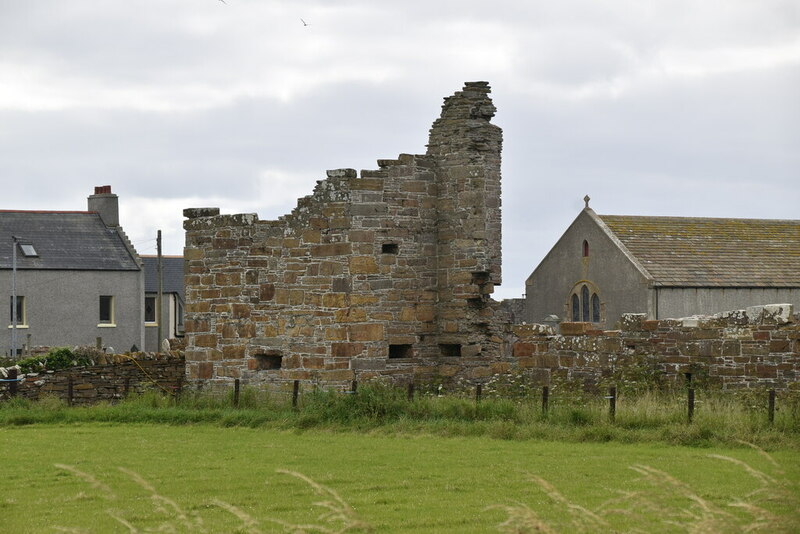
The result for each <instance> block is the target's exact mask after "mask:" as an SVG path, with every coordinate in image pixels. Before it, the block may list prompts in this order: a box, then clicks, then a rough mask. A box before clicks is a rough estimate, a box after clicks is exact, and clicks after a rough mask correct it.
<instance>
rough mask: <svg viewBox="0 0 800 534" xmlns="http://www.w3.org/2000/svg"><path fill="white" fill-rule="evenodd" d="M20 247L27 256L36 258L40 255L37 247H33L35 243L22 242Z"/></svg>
mask: <svg viewBox="0 0 800 534" xmlns="http://www.w3.org/2000/svg"><path fill="white" fill-rule="evenodd" d="M19 249H20V250H21V251H22V255H23V256H25V257H26V258H35V257H36V256H38V255H39V253H38V252H36V249H35V248H33V245H31V244H30V243H20V244H19Z"/></svg>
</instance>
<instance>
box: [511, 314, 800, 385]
mask: <svg viewBox="0 0 800 534" xmlns="http://www.w3.org/2000/svg"><path fill="white" fill-rule="evenodd" d="M592 328H593V326H592V324H591V323H561V325H560V332H559V334H558V335H556V334H555V333H554V332H553V329H552V328H551V327H545V326H542V325H515V326H513V327H512V330H513V334H514V343H513V348H512V353H513V360H514V365H513V368H516V369H520V370H523V371H525V370H530V371H532V372H534V374H535V375H536V376H537V377H538V378H539V380H541V381H542V383H549V382H550V381H551V380H555V379H565V380H574V381H579V382H584V383H585V384H586V385H589V386H591V385H593V384H595V385H596V384H598V383H600V382H601V381H603V380H606V381H608V382H619V381H622V380H626V379H627V380H638V381H655V382H660V383H662V384H665V385H668V384H669V383H679V384H682V383H683V382H684V380H686V374H687V373H689V374H691V375H692V377H693V380H695V381H699V382H701V384H703V385H710V386H717V387H722V388H723V389H732V388H747V387H770V388H776V389H785V388H787V387H789V386H791V385H792V384H796V383H798V381H800V314H794V315H793V314H792V306H791V305H788V304H783V305H768V306H753V307H750V308H747V309H746V310H739V311H734V312H727V313H722V314H717V315H714V316H704V317H689V318H683V319H663V320H654V321H648V320H646V319H645V315H644V314H627V315H623V319H622V328H621V329H620V330H613V331H602V330H592Z"/></svg>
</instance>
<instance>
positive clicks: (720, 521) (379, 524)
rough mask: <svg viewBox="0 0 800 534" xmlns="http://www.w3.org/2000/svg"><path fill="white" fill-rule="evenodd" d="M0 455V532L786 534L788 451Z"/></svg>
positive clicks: (113, 430) (86, 437)
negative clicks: (636, 533)
mask: <svg viewBox="0 0 800 534" xmlns="http://www.w3.org/2000/svg"><path fill="white" fill-rule="evenodd" d="M0 451H1V452H2V456H3V469H2V473H3V478H4V483H3V490H2V492H1V493H0V509H2V511H3V514H2V530H3V531H7V532H144V531H160V532H344V531H348V532H368V531H374V532H461V533H463V532H548V531H554V532H555V531H557V532H598V531H605V532H610V531H620V532H629V531H637V530H638V531H646V532H681V531H694V532H738V531H743V530H744V529H745V528H752V529H753V531H756V532H758V531H765V532H766V531H769V532H793V531H794V532H796V531H797V530H798V529H800V515H798V510H799V509H800V506H798V505H799V504H800V502H799V501H798V491H797V489H798V482H799V481H800V462H798V461H797V460H798V455H797V453H796V452H794V451H780V450H779V451H773V452H772V453H770V454H769V455H767V454H766V453H764V452H763V451H760V450H756V449H753V448H750V447H746V446H740V447H738V448H712V449H708V448H707V449H698V448H688V447H676V446H669V445H664V444H641V443H638V444H611V443H571V444H565V443H557V442H548V441H509V440H495V439H488V438H485V437H478V438H476V437H456V438H442V437H437V436H430V435H427V436H408V435H406V436H402V435H395V436H391V437H389V436H383V435H376V434H374V433H367V434H356V433H333V432H323V431H316V430H315V431H306V432H299V431H276V430H268V429H251V428H222V427H219V426H211V425H193V426H166V425H142V424H128V425H119V424H108V423H107V424H102V423H91V424H77V425H28V426H15V427H8V426H7V427H2V428H0ZM537 529H538V530H537Z"/></svg>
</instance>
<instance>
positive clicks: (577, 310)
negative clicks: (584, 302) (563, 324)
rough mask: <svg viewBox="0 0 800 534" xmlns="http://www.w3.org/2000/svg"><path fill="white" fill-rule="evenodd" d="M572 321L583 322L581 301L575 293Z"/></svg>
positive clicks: (573, 296) (573, 295)
mask: <svg viewBox="0 0 800 534" xmlns="http://www.w3.org/2000/svg"><path fill="white" fill-rule="evenodd" d="M572 320H573V321H575V322H577V321H580V320H581V301H580V299H579V298H578V295H576V294H574V293H573V294H572Z"/></svg>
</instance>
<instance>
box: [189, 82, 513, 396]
mask: <svg viewBox="0 0 800 534" xmlns="http://www.w3.org/2000/svg"><path fill="white" fill-rule="evenodd" d="M489 92H490V89H489V86H488V84H487V83H485V82H473V83H467V84H466V85H465V86H464V88H463V90H462V91H459V92H457V93H455V94H454V95H453V96H451V97H449V98H446V99H445V101H444V105H443V106H442V113H441V116H440V117H439V119H438V120H436V121H435V122H434V124H433V127H432V128H431V130H430V138H429V142H428V149H427V152H426V153H425V154H424V155H410V154H401V155H400V156H399V157H398V158H397V159H385V160H378V167H379V168H378V169H377V170H362V171H361V173H360V174H359V173H357V172H356V171H355V170H353V169H339V170H332V171H328V172H327V178H326V179H325V180H321V181H319V182H317V186H316V187H315V189H314V192H313V194H311V195H310V196H307V197H305V198H302V199H300V200H299V202H298V205H297V208H295V209H294V210H293V211H292V212H291V213H290V214H288V215H286V216H284V217H281V218H280V219H278V220H276V221H262V220H259V219H258V217H257V215H255V214H237V215H220V214H219V210H218V209H216V208H196V209H187V210H185V211H184V215H185V217H186V218H187V220H186V221H185V222H184V228H185V229H186V249H185V259H186V323H185V330H186V337H187V350H186V363H187V373H188V375H189V378H190V379H196V380H197V379H199V380H208V379H230V378H239V377H241V378H243V379H246V380H247V381H248V382H250V383H263V382H276V381H281V380H293V379H302V380H312V381H317V380H318V381H325V382H328V383H331V382H337V381H342V382H343V381H349V380H351V379H353V378H355V377H357V376H358V377H364V378H369V377H374V376H377V375H384V376H391V375H403V374H408V373H409V372H412V370H413V372H417V373H429V374H436V373H444V374H446V373H448V372H451V374H452V372H454V371H453V369H455V368H456V367H457V366H463V365H468V362H469V361H477V360H480V361H484V362H485V361H487V359H488V360H492V359H497V358H499V357H500V356H501V354H502V352H503V343H502V338H501V325H502V323H503V320H502V313H501V312H499V310H498V307H497V303H495V302H494V301H493V300H492V299H491V298H490V296H489V295H490V294H491V293H492V291H493V287H494V286H495V285H499V284H500V282H501V271H500V264H501V257H500V246H501V239H500V222H501V221H500V151H501V144H502V133H501V130H500V128H498V127H497V126H495V125H493V124H492V123H491V122H490V119H491V118H492V117H493V115H494V113H495V107H494V105H493V104H492V101H491V99H490V98H489ZM456 362H457V363H456Z"/></svg>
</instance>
